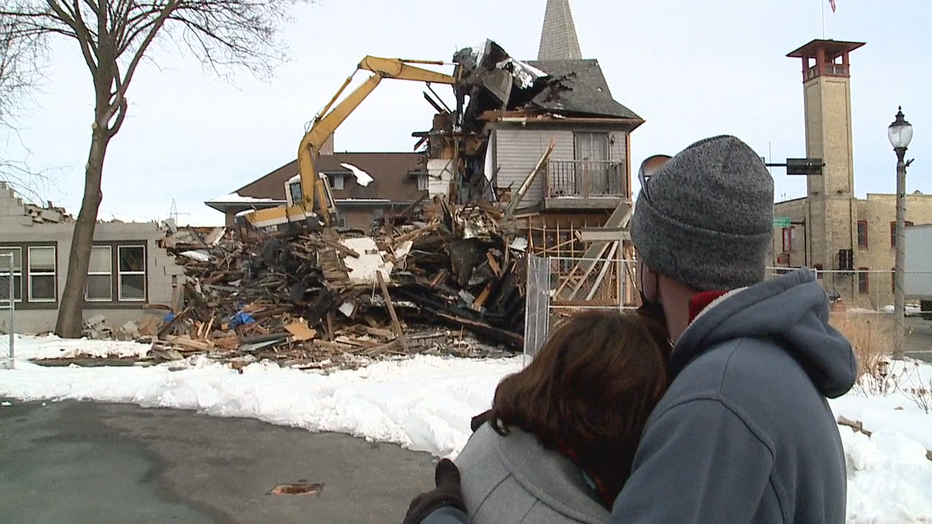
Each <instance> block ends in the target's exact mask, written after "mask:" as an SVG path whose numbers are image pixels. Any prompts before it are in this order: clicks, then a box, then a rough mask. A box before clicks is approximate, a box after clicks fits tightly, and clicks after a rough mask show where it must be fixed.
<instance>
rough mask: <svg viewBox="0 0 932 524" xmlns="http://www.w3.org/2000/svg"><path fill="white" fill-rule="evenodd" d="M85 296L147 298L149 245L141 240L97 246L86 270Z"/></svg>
mask: <svg viewBox="0 0 932 524" xmlns="http://www.w3.org/2000/svg"><path fill="white" fill-rule="evenodd" d="M114 289H115V290H116V292H115V293H114ZM85 299H86V300H87V301H88V302H141V301H144V300H145V299H146V247H145V246H143V245H138V244H125V245H106V246H94V247H93V248H92V249H91V262H90V265H89V266H88V270H87V288H86V289H85Z"/></svg>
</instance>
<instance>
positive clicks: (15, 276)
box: [0, 243, 58, 309]
mask: <svg viewBox="0 0 932 524" xmlns="http://www.w3.org/2000/svg"><path fill="white" fill-rule="evenodd" d="M3 255H12V260H13V266H12V268H11V267H10V258H9V257H7V256H3ZM57 266H58V248H57V247H56V246H55V244H54V243H37V244H31V245H30V244H27V243H23V244H21V245H16V246H11V245H7V246H0V302H7V301H8V300H10V298H11V296H12V298H13V300H14V301H16V302H19V303H20V304H21V306H17V307H23V308H26V309H30V304H36V305H37V306H35V307H32V309H36V308H40V309H41V308H43V307H49V308H54V307H55V304H56V302H58V274H57V270H58V267H57ZM11 276H12V282H11V279H10V277H11ZM11 283H12V290H11V289H10V287H11V286H10V284H11ZM11 291H12V292H11Z"/></svg>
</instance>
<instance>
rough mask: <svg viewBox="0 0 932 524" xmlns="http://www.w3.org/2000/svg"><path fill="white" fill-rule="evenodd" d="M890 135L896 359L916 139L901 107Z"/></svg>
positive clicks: (902, 311) (899, 346)
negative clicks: (909, 153)
mask: <svg viewBox="0 0 932 524" xmlns="http://www.w3.org/2000/svg"><path fill="white" fill-rule="evenodd" d="M887 138H889V139H890V145H892V146H893V151H895V152H896V262H895V264H894V275H893V290H894V295H893V313H894V315H895V316H896V332H895V333H894V338H893V358H894V359H902V358H903V356H904V352H903V334H904V331H905V323H906V290H905V289H904V287H903V283H904V277H905V273H904V267H903V265H904V263H905V259H906V245H905V244H906V166H908V165H909V162H906V160H905V157H906V148H907V147H909V142H910V141H911V140H912V139H913V126H912V125H910V123H909V122H907V121H906V119H905V118H904V117H903V108H902V106H901V107H899V108H898V109H897V112H896V120H894V121H893V123H892V124H890V127H889V128H887Z"/></svg>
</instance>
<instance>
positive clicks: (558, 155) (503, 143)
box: [494, 129, 575, 207]
mask: <svg viewBox="0 0 932 524" xmlns="http://www.w3.org/2000/svg"><path fill="white" fill-rule="evenodd" d="M494 133H495V164H496V167H497V168H498V176H497V181H496V186H497V187H501V188H505V187H509V186H510V187H511V190H512V191H517V190H518V188H520V187H521V184H522V183H523V182H524V179H525V178H527V176H528V174H529V173H530V172H531V170H532V169H534V166H536V165H537V161H538V160H540V157H541V155H543V154H544V152H545V151H546V150H547V148H548V147H549V146H550V140H551V139H554V140H555V141H556V146H555V147H554V150H553V153H552V154H551V155H550V159H551V160H573V159H574V158H575V146H574V140H573V132H572V131H570V130H561V129H496V130H495V131H494ZM543 175H545V173H542V174H541V176H539V177H538V178H537V180H535V181H534V184H533V185H532V186H531V187H530V188H529V189H528V192H527V194H525V196H524V199H522V201H521V207H531V206H534V205H537V204H538V203H540V201H541V200H542V199H543V197H544V178H545V177H544V176H543Z"/></svg>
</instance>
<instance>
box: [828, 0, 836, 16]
mask: <svg viewBox="0 0 932 524" xmlns="http://www.w3.org/2000/svg"><path fill="white" fill-rule="evenodd" d="M828 5H830V6H832V12H833V13H834V12H835V0H828Z"/></svg>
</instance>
